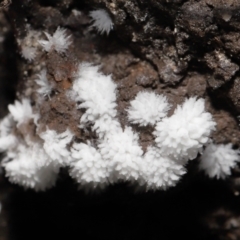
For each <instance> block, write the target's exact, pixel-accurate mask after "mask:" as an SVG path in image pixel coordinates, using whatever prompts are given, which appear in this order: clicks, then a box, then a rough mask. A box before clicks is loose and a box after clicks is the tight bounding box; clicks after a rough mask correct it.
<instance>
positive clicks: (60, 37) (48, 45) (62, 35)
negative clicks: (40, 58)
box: [39, 27, 71, 53]
mask: <svg viewBox="0 0 240 240" xmlns="http://www.w3.org/2000/svg"><path fill="white" fill-rule="evenodd" d="M44 33H45V35H46V37H47V39H48V40H39V43H40V44H41V45H42V47H43V48H44V50H45V51H46V52H49V51H51V50H52V49H55V50H56V51H57V52H58V53H64V52H66V50H67V48H68V47H69V45H70V44H71V40H70V37H71V36H67V35H66V29H63V28H60V27H58V28H57V30H56V31H55V32H54V34H53V36H51V35H50V34H49V33H46V32H44Z"/></svg>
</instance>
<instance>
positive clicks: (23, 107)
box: [8, 98, 37, 126]
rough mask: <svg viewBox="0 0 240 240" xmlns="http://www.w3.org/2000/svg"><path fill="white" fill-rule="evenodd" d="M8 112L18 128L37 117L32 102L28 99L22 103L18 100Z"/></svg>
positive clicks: (10, 105)
mask: <svg viewBox="0 0 240 240" xmlns="http://www.w3.org/2000/svg"><path fill="white" fill-rule="evenodd" d="M8 110H9V112H10V113H11V115H12V117H13V119H14V121H16V122H17V125H18V126H19V125H21V124H22V123H24V122H26V121H28V120H29V119H31V118H36V117H37V116H35V115H34V114H33V111H32V106H31V104H30V100H29V99H27V98H24V99H22V102H20V101H18V100H16V101H15V102H14V104H9V105H8Z"/></svg>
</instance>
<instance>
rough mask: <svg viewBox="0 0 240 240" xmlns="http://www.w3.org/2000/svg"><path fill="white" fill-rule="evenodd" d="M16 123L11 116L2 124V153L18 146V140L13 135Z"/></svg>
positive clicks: (0, 145)
mask: <svg viewBox="0 0 240 240" xmlns="http://www.w3.org/2000/svg"><path fill="white" fill-rule="evenodd" d="M13 125H14V121H13V118H12V116H11V115H10V114H8V115H7V116H6V117H5V118H3V119H2V121H1V122H0V152H4V151H7V150H8V149H10V148H13V147H14V146H16V144H17V138H16V137H15V136H14V135H13V134H12V133H11V131H12V129H13Z"/></svg>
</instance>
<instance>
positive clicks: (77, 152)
mask: <svg viewBox="0 0 240 240" xmlns="http://www.w3.org/2000/svg"><path fill="white" fill-rule="evenodd" d="M71 152H72V159H73V161H72V162H71V164H70V166H71V169H70V175H71V177H72V178H74V179H76V181H77V182H78V183H80V184H81V185H86V186H89V187H90V186H92V187H93V188H96V187H100V188H103V187H104V186H105V185H107V184H108V179H107V178H108V176H109V172H108V171H107V162H106V161H104V160H103V159H102V156H101V155H100V153H99V152H98V151H97V150H96V149H95V148H94V147H92V146H90V145H89V144H85V143H79V144H78V143H74V145H73V147H72V148H71Z"/></svg>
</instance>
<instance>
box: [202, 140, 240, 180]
mask: <svg viewBox="0 0 240 240" xmlns="http://www.w3.org/2000/svg"><path fill="white" fill-rule="evenodd" d="M239 161H240V156H239V151H238V150H234V149H233V148H232V144H226V145H224V144H213V143H211V144H209V145H208V146H207V147H206V149H205V150H204V152H203V155H202V156H201V160H200V164H199V168H200V169H201V170H204V172H205V173H206V174H207V175H208V176H209V177H211V178H214V177H216V178H217V179H219V178H222V179H225V178H226V177H227V176H229V175H230V174H231V168H233V167H235V166H236V164H237V163H238V162H239Z"/></svg>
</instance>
